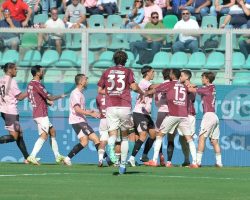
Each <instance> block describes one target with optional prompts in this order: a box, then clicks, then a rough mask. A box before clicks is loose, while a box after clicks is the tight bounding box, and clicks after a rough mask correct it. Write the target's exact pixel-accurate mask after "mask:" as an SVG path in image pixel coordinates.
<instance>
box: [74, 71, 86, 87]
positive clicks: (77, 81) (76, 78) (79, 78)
mask: <svg viewBox="0 0 250 200" xmlns="http://www.w3.org/2000/svg"><path fill="white" fill-rule="evenodd" d="M84 76H85V74H77V75H76V76H75V84H76V85H79V83H80V80H81V78H82V77H84Z"/></svg>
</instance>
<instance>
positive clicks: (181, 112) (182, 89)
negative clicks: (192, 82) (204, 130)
mask: <svg viewBox="0 0 250 200" xmlns="http://www.w3.org/2000/svg"><path fill="white" fill-rule="evenodd" d="M156 92H165V93H166V94H167V96H166V97H167V98H166V99H167V105H168V108H169V116H176V117H187V116H188V112H187V87H186V86H185V85H184V84H182V83H180V82H179V81H176V80H174V81H170V82H167V83H162V84H160V85H159V86H158V87H157V88H156Z"/></svg>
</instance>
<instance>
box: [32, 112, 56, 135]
mask: <svg viewBox="0 0 250 200" xmlns="http://www.w3.org/2000/svg"><path fill="white" fill-rule="evenodd" d="M34 121H35V122H36V123H37V127H38V134H39V135H41V134H42V133H44V132H45V133H47V134H49V129H50V128H52V127H53V125H52V124H51V122H50V121H49V117H48V116H47V117H37V118H34Z"/></svg>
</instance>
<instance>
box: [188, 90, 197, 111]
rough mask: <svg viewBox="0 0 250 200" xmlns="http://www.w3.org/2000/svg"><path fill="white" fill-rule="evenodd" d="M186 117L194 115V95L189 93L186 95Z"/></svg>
mask: <svg viewBox="0 0 250 200" xmlns="http://www.w3.org/2000/svg"><path fill="white" fill-rule="evenodd" d="M187 98H188V115H193V116H195V115H196V112H195V108H194V102H195V93H193V92H190V93H188V97H187Z"/></svg>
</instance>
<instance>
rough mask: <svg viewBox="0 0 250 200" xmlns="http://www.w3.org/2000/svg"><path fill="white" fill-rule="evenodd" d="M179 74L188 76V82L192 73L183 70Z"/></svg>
mask: <svg viewBox="0 0 250 200" xmlns="http://www.w3.org/2000/svg"><path fill="white" fill-rule="evenodd" d="M181 72H182V73H184V74H185V75H187V76H188V80H190V79H191V78H192V73H191V71H190V70H187V69H184V70H182V71H181Z"/></svg>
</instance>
